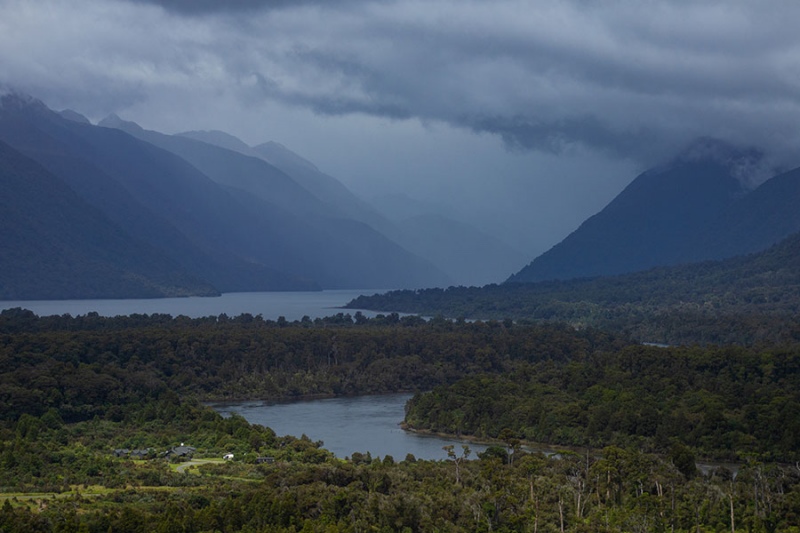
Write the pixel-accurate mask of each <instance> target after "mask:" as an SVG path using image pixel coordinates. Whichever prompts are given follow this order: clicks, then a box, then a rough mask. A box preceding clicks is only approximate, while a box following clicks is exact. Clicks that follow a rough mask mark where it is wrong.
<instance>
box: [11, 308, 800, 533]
mask: <svg viewBox="0 0 800 533" xmlns="http://www.w3.org/2000/svg"><path fill="white" fill-rule="evenodd" d="M798 349H799V348H798V347H797V346H796V345H786V346H783V347H775V346H773V347H766V346H761V347H749V348H746V347H713V348H712V347H706V348H702V347H699V346H695V347H690V348H657V347H647V346H642V345H639V344H636V343H633V342H631V341H630V340H628V339H626V338H625V337H624V336H620V335H610V334H607V333H604V332H601V331H599V330H594V329H582V330H576V329H574V328H572V327H568V326H565V325H559V324H551V325H525V324H520V323H514V322H512V321H511V320H507V321H500V322H498V321H487V322H482V321H476V322H466V321H449V320H444V319H441V318H437V319H432V320H430V321H425V320H422V319H420V318H418V317H400V316H398V315H396V314H391V315H379V316H378V317H376V318H374V319H367V318H366V317H364V316H363V315H361V314H358V313H357V314H356V315H354V316H350V315H346V314H339V315H336V316H333V317H328V318H326V319H317V320H310V319H303V320H300V321H295V322H288V321H286V320H282V319H279V320H277V321H269V320H263V319H262V318H261V317H254V316H251V315H241V316H238V317H227V316H225V315H221V316H218V317H207V318H201V319H189V318H187V317H176V318H173V317H170V316H167V315H151V316H148V315H133V316H128V317H114V318H106V317H101V316H98V315H96V314H90V315H86V316H80V317H71V316H68V315H65V316H53V317H41V318H40V317H37V316H35V315H34V314H33V313H30V312H29V311H24V310H21V309H14V310H8V311H4V312H2V313H0V361H2V365H0V405H1V406H2V408H1V409H0V478H2V480H3V481H2V486H1V487H0V499H2V500H3V503H2V508H0V530H2V531H91V532H94V531H97V532H107V531H143V532H144V531H147V532H149V531H197V532H201V531H326V532H327V531H435V530H438V531H536V532H538V531H663V530H668V529H669V530H672V531H698V530H699V531H720V530H731V531H734V530H735V528H739V529H740V530H742V529H745V530H749V531H796V526H795V524H797V523H798V521H799V520H800V469H798V468H797V467H796V463H787V462H786V461H790V460H791V461H796V460H797V458H796V456H795V455H796V450H797V449H800V448H799V447H798V436H800V428H798V419H799V418H800V417H798V405H800V404H799V403H798V398H797V396H798V392H797V391H798V390H800V388H798V386H797V385H798V383H797V379H798V378H797V375H798V364H799V363H800V353H798ZM397 390H418V391H420V394H418V395H417V396H416V397H415V398H414V400H413V401H412V402H411V403H410V405H409V411H408V417H407V423H408V424H409V425H411V426H414V427H417V428H421V429H428V430H434V431H444V432H448V433H461V434H462V435H467V434H471V435H475V436H480V437H486V438H492V439H494V442H495V443H496V444H495V445H493V446H491V447H490V448H489V449H488V450H487V451H486V452H483V453H481V454H480V455H479V456H477V457H476V456H474V455H473V454H472V453H471V452H470V450H469V447H468V446H467V445H464V446H463V447H461V449H458V448H453V447H447V449H446V451H447V453H448V456H449V459H448V460H444V461H423V460H417V459H416V458H414V457H412V456H409V457H405V458H401V457H397V458H393V457H389V456H387V457H383V458H381V457H372V456H370V454H369V453H367V451H366V450H365V451H364V453H354V454H353V455H352V456H351V457H349V458H336V457H333V456H332V455H331V454H330V453H329V452H327V451H325V450H324V447H323V444H322V443H320V442H312V441H310V440H309V439H307V438H306V437H303V436H300V437H288V436H286V437H284V436H278V435H275V433H274V432H273V431H271V430H270V429H269V428H264V427H260V426H257V425H251V424H249V423H247V422H246V421H245V420H244V419H242V418H241V417H238V416H234V417H231V418H227V419H224V418H222V417H221V416H220V415H218V414H217V413H215V412H214V411H212V410H211V409H210V408H208V407H205V406H203V405H202V404H201V403H200V402H201V401H204V400H209V399H221V398H244V397H247V398H291V397H300V396H307V395H341V394H364V393H372V392H388V391H397ZM426 390H430V392H427V393H425V392H424V391H426ZM530 440H540V441H548V442H551V443H553V444H563V445H580V446H583V447H582V448H577V449H576V448H571V449H574V450H576V451H575V452H570V451H564V452H562V453H560V454H557V455H554V456H549V457H548V456H545V455H542V454H541V453H532V452H530V451H527V448H526V446H525V444H527V441H530ZM180 443H186V444H187V445H191V446H192V447H193V450H194V457H193V459H192V461H191V462H187V461H186V458H170V457H169V456H167V455H165V452H167V451H168V450H170V449H171V448H173V447H175V446H177V445H178V444H180ZM134 449H137V450H140V451H141V450H143V451H144V457H143V458H136V459H134V458H132V457H131V456H130V455H127V454H126V453H125V451H127V450H134ZM115 450H116V451H117V452H119V450H123V453H115ZM225 453H233V454H234V457H235V459H234V460H232V461H222V460H221V457H222V455H223V454H225ZM699 457H717V458H725V459H737V460H738V464H737V465H736V466H735V467H734V469H733V470H731V469H730V468H725V467H716V468H711V469H710V470H709V469H705V470H702V471H700V470H697V469H696V467H695V460H696V459H697V458H699ZM793 528H795V529H793Z"/></svg>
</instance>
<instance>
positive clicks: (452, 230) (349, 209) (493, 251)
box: [179, 131, 526, 286]
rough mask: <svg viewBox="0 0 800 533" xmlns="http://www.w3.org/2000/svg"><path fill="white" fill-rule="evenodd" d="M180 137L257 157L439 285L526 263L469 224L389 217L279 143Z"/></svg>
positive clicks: (488, 277) (502, 274) (210, 135)
mask: <svg viewBox="0 0 800 533" xmlns="http://www.w3.org/2000/svg"><path fill="white" fill-rule="evenodd" d="M179 135H180V136H186V137H190V138H192V139H196V140H200V141H203V142H208V143H211V144H216V145H217V146H220V147H225V148H228V149H231V150H236V151H238V152H240V153H242V154H245V155H250V156H255V157H260V158H262V159H264V160H265V161H267V162H269V163H270V164H272V165H274V166H275V167H277V168H279V169H280V170H282V171H283V172H285V173H286V174H288V175H289V176H291V177H292V178H294V179H295V180H296V181H297V182H298V183H299V184H300V185H302V186H303V187H305V188H306V189H307V190H308V191H310V192H311V193H312V194H314V195H315V196H316V197H317V198H319V199H320V200H322V201H324V202H327V203H329V204H331V205H332V206H336V207H337V208H338V209H339V210H340V212H341V216H343V217H345V218H352V219H353V220H357V221H360V222H363V223H364V224H367V225H368V226H370V227H372V228H374V229H376V230H378V231H379V232H380V233H382V234H383V235H385V236H387V237H389V238H390V239H391V240H393V241H394V242H396V243H398V244H400V245H401V246H402V247H403V248H405V249H406V250H409V251H411V252H412V253H414V254H416V255H418V256H420V257H424V258H426V259H428V260H429V261H431V262H432V263H433V264H434V265H435V266H436V267H438V268H439V270H441V271H442V272H444V273H445V274H446V275H447V276H448V278H449V279H448V280H447V282H446V283H442V284H441V285H443V286H445V285H450V284H456V285H476V284H483V283H492V282H496V281H499V280H502V279H504V278H506V277H507V276H508V275H509V273H510V272H513V271H514V270H516V269H517V268H519V266H520V265H523V264H524V263H525V260H526V256H525V254H523V253H521V252H519V251H517V250H515V249H514V248H512V247H511V246H509V245H508V244H506V243H504V242H502V241H500V240H498V239H495V238H493V237H491V236H489V235H487V234H485V233H483V232H481V231H480V230H479V229H477V228H474V227H472V226H471V225H470V224H468V223H466V222H463V221H457V220H454V219H451V218H448V217H446V216H443V215H441V214H433V212H432V211H430V210H429V211H425V212H421V213H417V214H415V215H413V216H402V217H393V216H391V213H390V214H389V216H387V213H386V211H385V210H381V209H376V208H375V207H374V206H373V205H371V204H369V203H368V202H366V201H364V200H362V199H361V198H359V197H358V196H356V195H355V194H353V193H352V192H350V190H349V189H347V187H345V186H344V185H343V184H342V183H341V182H340V181H339V180H337V179H336V178H334V177H332V176H330V175H328V174H325V173H324V172H322V171H320V170H319V168H317V166H316V165H314V163H312V162H311V161H309V160H307V159H305V158H304V157H302V156H300V155H298V154H296V153H295V152H293V151H291V150H290V149H288V148H287V147H285V146H283V145H282V144H280V143H277V142H274V141H270V142H266V143H263V144H259V145H257V146H253V147H249V146H247V144H246V143H244V142H243V141H241V140H240V139H238V138H237V137H234V136H232V135H229V134H227V133H225V132H221V131H192V132H185V133H181V134H179Z"/></svg>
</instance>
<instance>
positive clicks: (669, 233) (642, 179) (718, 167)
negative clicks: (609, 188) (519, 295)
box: [509, 140, 768, 282]
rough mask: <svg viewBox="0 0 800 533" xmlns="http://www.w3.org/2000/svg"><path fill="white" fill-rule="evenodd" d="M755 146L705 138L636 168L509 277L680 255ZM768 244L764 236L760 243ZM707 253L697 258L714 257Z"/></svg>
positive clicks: (636, 266) (724, 202)
mask: <svg viewBox="0 0 800 533" xmlns="http://www.w3.org/2000/svg"><path fill="white" fill-rule="evenodd" d="M757 158H758V154H756V153H753V152H740V151H737V150H735V149H733V148H731V147H728V146H725V145H722V144H721V143H718V142H716V141H712V140H703V141H700V142H699V143H698V144H696V145H695V146H692V147H691V148H690V149H689V150H688V151H687V152H686V153H684V154H682V155H681V156H679V157H677V158H676V159H675V160H673V161H672V162H670V163H669V164H667V165H665V166H663V167H660V168H654V169H651V170H648V171H646V172H644V173H642V174H641V175H639V176H638V177H637V178H636V179H635V180H633V182H632V183H631V184H630V185H628V186H627V187H626V188H625V189H624V190H623V191H622V192H621V193H620V194H619V195H618V196H617V197H616V198H614V200H612V201H611V203H610V204H608V206H606V207H605V208H604V209H603V210H602V211H600V212H599V213H597V214H596V215H594V216H592V217H591V218H589V219H588V220H586V221H585V222H584V223H583V224H581V226H580V227H579V228H578V229H577V230H575V231H574V232H573V233H572V234H570V235H569V236H567V237H566V238H565V239H564V240H563V241H561V242H560V243H558V244H557V245H555V246H554V247H553V248H551V249H550V250H548V251H547V252H545V253H544V254H542V255H540V256H539V257H537V258H536V259H534V261H533V262H532V263H530V264H529V265H528V266H526V267H525V268H523V269H522V270H521V271H519V272H518V273H517V274H515V275H513V276H511V278H509V281H516V282H532V281H545V280H552V279H571V278H580V277H589V276H604V275H613V274H623V273H627V272H635V271H638V270H645V269H648V268H652V267H656V266H665V265H673V264H678V263H680V262H684V261H685V258H686V252H685V249H686V245H687V242H688V241H691V240H692V239H693V238H694V237H695V236H696V235H697V234H698V233H702V232H704V231H705V229H706V228H707V227H709V225H710V224H712V222H713V221H715V219H716V218H717V217H718V216H719V215H720V214H721V213H723V212H724V211H725V209H727V208H728V207H730V206H731V205H732V204H733V203H734V202H735V201H736V199H737V198H739V197H741V196H743V195H744V194H745V190H744V189H743V187H742V184H741V182H740V181H739V180H738V179H737V177H736V171H737V168H738V166H739V165H742V164H743V162H742V161H749V160H751V159H757ZM767 245H768V244H765V245H764V247H766V246H767ZM721 257H723V256H719V255H714V254H711V253H710V251H709V253H707V254H706V255H704V256H703V257H702V259H719V258H721Z"/></svg>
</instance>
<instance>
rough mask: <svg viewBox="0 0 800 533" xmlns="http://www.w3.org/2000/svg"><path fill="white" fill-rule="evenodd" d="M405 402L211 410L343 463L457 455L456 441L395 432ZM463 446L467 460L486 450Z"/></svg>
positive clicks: (396, 397)
mask: <svg viewBox="0 0 800 533" xmlns="http://www.w3.org/2000/svg"><path fill="white" fill-rule="evenodd" d="M409 398H411V394H382V395H377V396H356V397H347V398H327V399H324V400H310V401H303V402H291V403H264V402H239V403H229V404H219V403H218V404H211V407H213V408H214V409H215V410H217V411H218V412H220V413H221V414H223V415H230V414H231V413H238V414H240V415H242V416H243V417H244V418H245V419H246V420H247V421H248V422H250V423H253V424H261V425H263V426H268V427H270V428H272V429H273V430H274V431H275V433H277V434H278V435H294V436H300V435H303V434H305V435H307V436H308V437H309V438H310V439H311V440H315V441H316V440H321V441H323V443H324V447H325V448H326V449H328V450H330V451H331V452H333V453H334V454H335V455H336V456H337V457H342V458H344V457H349V456H351V455H352V454H353V453H354V452H361V453H366V452H370V454H371V455H372V456H373V457H377V456H380V457H384V456H386V455H391V456H392V457H393V458H394V459H395V460H398V461H401V460H403V459H405V457H406V454H409V453H410V454H413V455H414V457H416V458H417V459H446V458H447V453H446V452H445V451H444V450H443V449H442V446H446V445H449V444H452V445H454V446H455V451H456V452H457V453H461V452H462V448H461V445H462V444H465V443H463V442H461V441H458V440H453V439H447V438H441V437H436V436H430V435H419V434H416V433H411V432H407V431H403V430H402V429H400V422H402V420H403V417H404V416H405V405H406V402H407V401H408V399H409ZM467 444H468V445H469V447H470V449H471V450H472V454H471V455H470V457H471V458H474V457H475V456H476V455H475V454H477V453H478V452H481V451H483V450H485V449H486V446H485V445H481V444H475V443H467Z"/></svg>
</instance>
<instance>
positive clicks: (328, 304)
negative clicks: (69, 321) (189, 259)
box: [0, 290, 386, 320]
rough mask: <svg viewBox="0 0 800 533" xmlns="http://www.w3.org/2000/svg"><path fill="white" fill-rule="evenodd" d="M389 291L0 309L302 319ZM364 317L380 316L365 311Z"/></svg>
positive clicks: (26, 304) (29, 303)
mask: <svg viewBox="0 0 800 533" xmlns="http://www.w3.org/2000/svg"><path fill="white" fill-rule="evenodd" d="M377 292H386V291H380V290H336V291H319V292H228V293H224V294H223V295H222V296H217V297H203V298H201V297H190V298H153V299H138V300H137V299H130V300H16V301H11V300H6V301H0V310H3V309H13V308H15V307H21V308H23V309H29V310H31V311H33V312H34V313H36V314H37V315H39V316H50V315H63V314H70V315H72V316H77V315H85V314H87V313H90V312H95V313H98V314H100V315H101V316H117V315H131V314H148V315H152V314H168V315H172V316H178V315H184V316H188V317H190V318H199V317H203V316H218V315H220V314H223V313H224V314H226V315H228V316H238V315H241V314H243V313H250V314H251V315H253V316H256V315H261V316H262V317H264V319H266V320H276V319H277V318H278V317H280V316H282V317H284V318H286V319H287V320H300V319H301V318H303V316H308V317H309V318H312V319H314V318H321V317H325V316H330V315H335V314H337V313H342V312H345V313H350V314H351V315H353V314H355V312H356V311H357V310H356V309H339V308H340V307H342V306H343V305H345V304H346V303H348V302H349V301H350V300H352V299H353V298H356V297H358V296H360V295H362V294H375V293H377ZM362 313H363V314H364V315H365V316H369V317H373V316H375V315H376V314H377V313H375V312H373V311H362Z"/></svg>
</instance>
